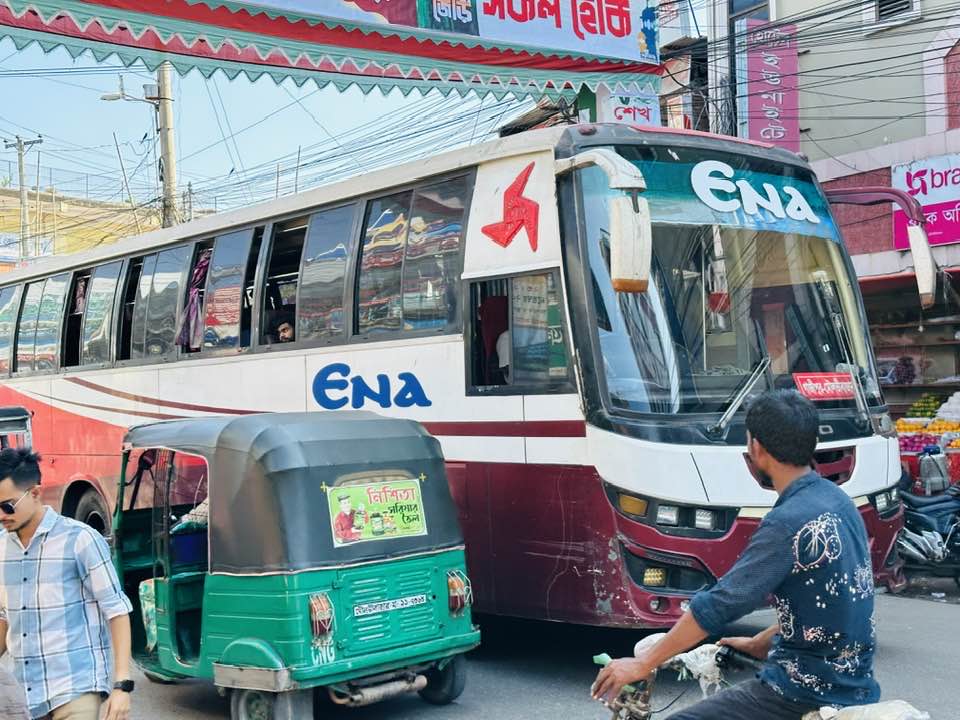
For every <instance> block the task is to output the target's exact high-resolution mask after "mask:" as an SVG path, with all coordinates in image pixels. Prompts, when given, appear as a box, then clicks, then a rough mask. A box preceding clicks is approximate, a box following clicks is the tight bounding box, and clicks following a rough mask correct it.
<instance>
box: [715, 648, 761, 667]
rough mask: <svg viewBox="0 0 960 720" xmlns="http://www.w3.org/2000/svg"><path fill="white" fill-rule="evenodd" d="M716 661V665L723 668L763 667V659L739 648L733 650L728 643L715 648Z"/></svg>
mask: <svg viewBox="0 0 960 720" xmlns="http://www.w3.org/2000/svg"><path fill="white" fill-rule="evenodd" d="M716 661H717V666H718V667H720V668H721V669H724V670H725V669H727V668H737V667H741V668H744V667H747V668H753V669H754V670H759V669H760V668H762V667H763V660H761V659H759V658H756V657H754V656H753V655H750V654H748V653H745V652H741V651H740V650H735V649H734V648H732V647H730V646H729V645H724V646H722V647H721V648H720V649H719V650H717V655H716Z"/></svg>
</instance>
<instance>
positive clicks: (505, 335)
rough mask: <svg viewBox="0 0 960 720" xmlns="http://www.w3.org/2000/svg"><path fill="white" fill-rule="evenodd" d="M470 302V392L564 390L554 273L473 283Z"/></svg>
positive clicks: (566, 364)
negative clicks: (478, 389) (471, 386)
mask: <svg viewBox="0 0 960 720" xmlns="http://www.w3.org/2000/svg"><path fill="white" fill-rule="evenodd" d="M470 303H471V318H472V322H473V330H472V334H471V348H472V350H471V356H472V357H471V358H470V364H471V377H472V383H473V386H474V387H475V388H495V387H499V386H510V387H512V388H514V389H515V390H516V391H517V392H531V391H532V392H543V391H551V390H554V389H564V390H565V389H567V387H568V386H569V382H570V379H571V378H570V361H569V356H568V354H567V343H566V331H565V329H564V319H563V302H562V293H561V291H560V289H559V281H558V279H557V276H556V274H555V273H551V272H547V273H536V274H532V275H521V276H518V277H513V278H509V279H505V280H487V281H484V282H479V283H474V284H473V285H472V286H471V288H470Z"/></svg>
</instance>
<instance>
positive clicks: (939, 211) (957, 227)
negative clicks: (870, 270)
mask: <svg viewBox="0 0 960 720" xmlns="http://www.w3.org/2000/svg"><path fill="white" fill-rule="evenodd" d="M890 179H891V183H892V185H893V187H895V188H897V189H898V190H904V191H906V192H908V193H910V194H911V195H912V196H913V197H915V198H916V199H917V201H918V202H919V203H920V204H921V205H922V206H923V214H924V215H925V216H926V220H927V223H926V230H927V238H928V239H929V240H930V244H931V245H950V244H951V243H956V242H960V154H955V155H938V156H936V157H931V158H926V159H924V160H917V161H916V162H912V163H907V164H905V165H894V166H893V167H892V168H890ZM909 224H910V221H909V220H908V219H907V215H906V213H904V212H903V210H900V209H899V208H894V211H893V247H894V248H895V249H897V250H909V249H910V243H909V240H908V238H907V226H908V225H909Z"/></svg>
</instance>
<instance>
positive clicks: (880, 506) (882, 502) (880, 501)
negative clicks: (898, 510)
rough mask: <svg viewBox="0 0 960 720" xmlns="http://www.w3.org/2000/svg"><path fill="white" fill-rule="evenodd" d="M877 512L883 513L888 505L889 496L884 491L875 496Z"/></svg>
mask: <svg viewBox="0 0 960 720" xmlns="http://www.w3.org/2000/svg"><path fill="white" fill-rule="evenodd" d="M876 503H877V512H881V513H884V512H886V511H887V508H889V507H890V496H889V495H887V494H886V493H878V494H877V497H876Z"/></svg>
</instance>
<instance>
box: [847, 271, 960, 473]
mask: <svg viewBox="0 0 960 720" xmlns="http://www.w3.org/2000/svg"><path fill="white" fill-rule="evenodd" d="M861 287H863V290H864V307H865V309H866V311H867V321H868V323H869V327H870V339H871V342H872V344H873V349H874V355H875V357H876V360H877V369H878V371H879V380H880V385H881V388H882V390H883V396H884V400H885V401H886V403H887V407H888V408H889V409H890V413H891V415H893V417H894V418H895V419H897V431H898V433H899V435H900V456H901V460H902V462H903V464H904V466H905V467H907V469H908V470H909V471H910V473H911V475H913V477H914V478H915V479H916V478H917V477H918V475H919V462H918V455H919V453H920V452H921V451H922V450H923V448H924V447H926V446H928V445H938V446H940V447H941V448H942V449H943V451H944V452H945V453H946V454H947V461H948V467H949V472H950V477H951V479H952V480H953V481H954V482H957V481H960V307H958V305H957V304H956V303H954V302H948V301H946V300H944V299H941V300H940V301H939V302H937V304H936V305H935V306H934V307H933V308H930V309H929V310H926V311H923V310H921V309H920V299H919V296H918V295H917V294H916V289H915V285H914V284H912V281H910V280H909V279H908V280H907V284H905V285H903V286H902V287H897V288H895V289H893V288H888V289H887V292H879V293H878V292H873V290H874V288H873V287H868V286H864V285H862V286H861ZM891 290H892V291H891Z"/></svg>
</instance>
